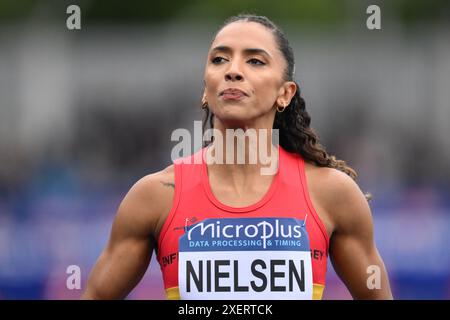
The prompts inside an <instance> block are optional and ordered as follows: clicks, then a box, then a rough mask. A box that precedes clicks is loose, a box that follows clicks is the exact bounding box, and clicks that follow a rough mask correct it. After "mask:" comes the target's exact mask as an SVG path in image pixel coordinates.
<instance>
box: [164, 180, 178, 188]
mask: <svg viewBox="0 0 450 320" xmlns="http://www.w3.org/2000/svg"><path fill="white" fill-rule="evenodd" d="M161 183H162V184H163V186H166V187H172V188H174V189H175V183H172V182H164V181H161Z"/></svg>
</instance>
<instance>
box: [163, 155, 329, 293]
mask: <svg viewBox="0 0 450 320" xmlns="http://www.w3.org/2000/svg"><path fill="white" fill-rule="evenodd" d="M206 149H207V148H203V149H201V150H200V151H198V152H197V153H195V154H193V155H191V156H189V157H185V158H181V159H178V160H176V161H174V170H175V195H174V201H173V206H172V209H171V211H170V212H169V214H168V216H167V219H166V221H165V223H164V225H163V227H162V229H161V232H160V236H159V239H158V249H157V257H158V262H159V264H160V266H161V271H162V275H163V280H164V287H165V290H166V295H167V298H168V299H214V300H219V299H234V300H241V299H242V300H247V299H258V300H276V299H281V300H286V299H321V298H322V293H323V289H324V287H325V275H326V269H327V256H328V243H329V239H328V235H327V232H326V230H325V227H324V225H323V223H322V221H321V219H320V218H319V216H318V215H317V212H316V211H315V210H314V207H313V205H312V203H311V200H310V197H309V193H308V187H307V184H306V177H305V166H304V160H303V159H302V157H301V156H299V155H298V154H295V153H290V152H287V151H286V150H284V149H283V148H282V147H281V146H279V147H278V150H279V152H278V154H279V162H278V163H279V166H278V171H277V173H276V174H275V176H274V178H273V180H272V184H271V186H270V188H269V190H268V191H267V193H266V194H265V195H264V197H263V198H262V199H260V200H259V201H258V202H257V203H254V204H252V205H249V206H246V207H230V206H227V205H225V204H223V203H221V202H220V201H219V200H218V199H217V198H216V197H215V196H214V194H213V193H212V191H211V187H210V185H209V180H208V172H207V167H206V163H205V161H198V159H204V158H203V156H204V154H205V151H206ZM194 160H197V163H196V161H194ZM198 162H200V163H198Z"/></svg>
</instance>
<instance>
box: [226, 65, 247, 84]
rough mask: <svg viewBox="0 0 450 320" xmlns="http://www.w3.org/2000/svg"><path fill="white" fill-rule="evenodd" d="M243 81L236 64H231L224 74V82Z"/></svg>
mask: <svg viewBox="0 0 450 320" xmlns="http://www.w3.org/2000/svg"><path fill="white" fill-rule="evenodd" d="M242 79H244V77H243V75H242V73H241V72H240V71H239V68H238V66H237V63H236V62H235V63H233V64H232V65H231V66H230V68H229V69H228V70H227V72H226V73H225V80H226V81H242Z"/></svg>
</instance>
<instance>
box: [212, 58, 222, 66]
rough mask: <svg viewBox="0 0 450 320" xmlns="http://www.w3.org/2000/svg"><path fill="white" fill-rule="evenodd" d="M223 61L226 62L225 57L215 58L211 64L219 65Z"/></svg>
mask: <svg viewBox="0 0 450 320" xmlns="http://www.w3.org/2000/svg"><path fill="white" fill-rule="evenodd" d="M222 60H225V58H223V57H215V58H213V59H212V60H211V62H212V63H213V64H219V63H221V62H222Z"/></svg>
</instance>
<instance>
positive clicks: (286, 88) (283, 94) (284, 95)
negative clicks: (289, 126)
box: [278, 81, 297, 106]
mask: <svg viewBox="0 0 450 320" xmlns="http://www.w3.org/2000/svg"><path fill="white" fill-rule="evenodd" d="M296 91H297V84H296V83H295V82H294V81H286V82H285V83H284V84H283V86H282V87H281V90H280V95H279V99H278V100H279V104H280V105H285V106H287V105H288V104H289V103H291V100H292V98H293V97H294V95H295V92H296Z"/></svg>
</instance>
